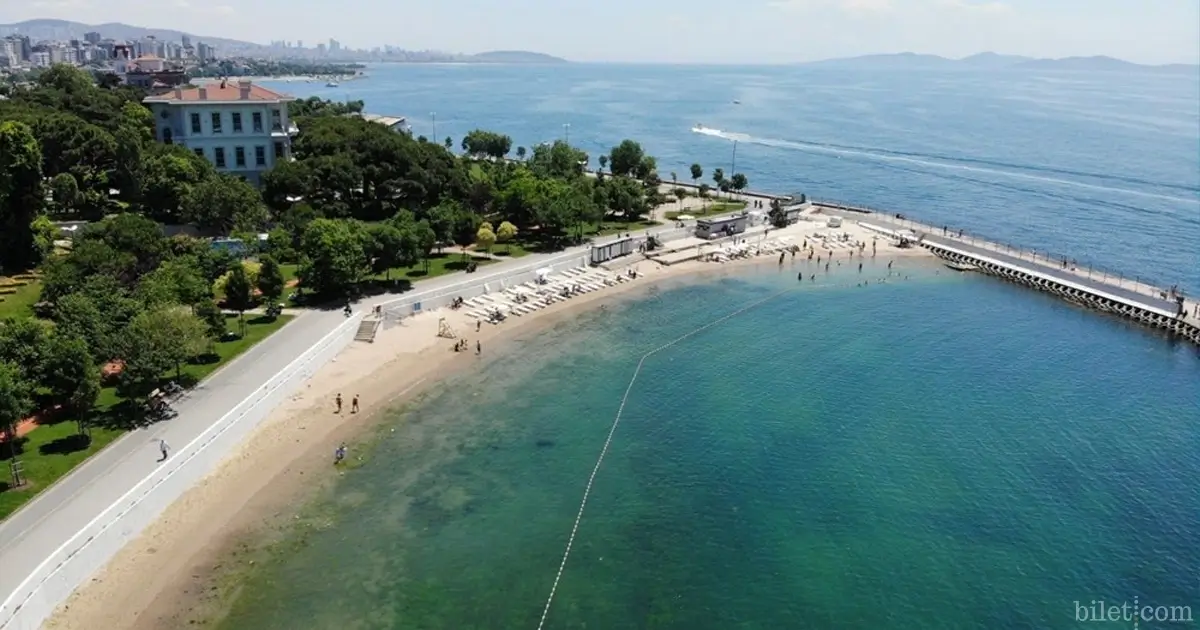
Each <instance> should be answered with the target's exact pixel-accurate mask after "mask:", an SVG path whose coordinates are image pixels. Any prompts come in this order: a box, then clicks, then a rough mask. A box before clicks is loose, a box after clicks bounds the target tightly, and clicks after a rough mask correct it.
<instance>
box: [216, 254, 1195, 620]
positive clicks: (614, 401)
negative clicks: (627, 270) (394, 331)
mask: <svg viewBox="0 0 1200 630" xmlns="http://www.w3.org/2000/svg"><path fill="white" fill-rule="evenodd" d="M806 264H807V263H799V265H800V266H801V267H803V266H804V265H806ZM882 267H883V261H879V263H878V265H877V266H873V267H870V266H869V267H868V269H866V270H865V271H864V274H863V276H859V274H857V273H856V272H855V270H854V269H852V268H849V267H841V268H835V271H834V272H833V273H831V274H828V275H825V274H821V275H820V276H819V277H818V281H817V282H816V283H809V282H805V283H797V282H796V280H795V274H796V269H795V268H794V267H793V266H792V264H791V263H790V262H789V263H788V264H786V265H785V266H784V268H783V269H782V270H778V269H776V268H774V266H772V265H768V266H766V267H764V268H760V269H757V270H754V271H747V272H745V273H742V274H739V275H736V276H733V277H726V278H720V279H713V280H706V281H702V282H698V283H696V284H691V285H681V286H663V287H661V288H660V289H658V290H655V291H653V292H651V293H650V294H649V295H646V296H643V297H641V298H639V299H636V300H632V301H628V302H624V303H621V304H619V305H618V304H614V305H611V306H610V307H609V308H607V309H606V310H603V311H599V310H597V311H593V312H590V313H588V314H585V315H582V316H580V317H578V318H575V319H573V320H571V321H569V322H565V323H562V324H560V325H558V326H556V327H554V328H552V329H551V330H549V331H542V332H539V333H538V334H536V335H535V334H529V335H524V336H519V337H517V338H514V339H511V340H510V341H509V342H508V343H507V345H508V347H507V348H505V349H503V351H500V350H499V349H497V351H496V352H494V353H493V352H490V351H489V353H488V356H486V357H485V359H484V360H483V361H481V365H480V367H479V369H478V371H477V372H473V373H468V374H463V375H461V376H459V377H458V378H455V379H452V380H450V381H447V382H444V383H442V384H440V385H439V386H438V387H437V389H436V390H435V391H434V392H432V393H431V394H430V395H429V396H428V397H427V398H426V400H424V401H423V403H422V404H420V405H417V406H416V407H414V408H412V409H409V410H405V411H397V412H395V413H394V416H395V417H394V418H393V419H392V420H391V423H392V424H391V426H392V427H394V428H395V431H394V432H386V433H384V436H385V437H384V438H383V439H382V441H381V443H380V444H378V446H377V447H376V449H375V450H374V451H373V453H372V455H371V457H370V460H369V461H368V463H366V464H365V465H364V466H363V467H361V468H359V469H356V470H353V471H351V472H349V473H348V474H347V475H346V476H345V477H344V478H343V479H341V480H340V481H339V482H338V484H337V487H336V492H335V497H336V498H335V499H334V501H333V503H332V504H331V505H326V506H317V507H316V508H314V509H315V510H316V511H318V512H320V513H321V514H322V515H323V516H322V517H321V518H320V519H318V521H319V522H321V523H322V524H323V525H322V527H320V528H318V530H317V531H313V532H310V533H308V534H307V535H305V536H304V537H303V544H297V545H296V546H295V547H289V552H288V553H287V554H285V555H284V554H281V555H279V556H278V557H276V558H275V560H273V561H272V562H269V563H267V564H266V565H265V566H260V567H259V568H258V569H257V570H256V571H255V572H253V573H252V574H251V575H249V576H248V578H247V581H246V584H245V586H246V588H245V589H244V590H243V592H242V593H243V594H242V596H241V598H240V599H238V600H237V601H236V602H235V603H234V607H233V610H232V612H231V614H230V617H229V618H228V619H227V620H226V621H225V622H224V624H223V627H225V628H231V629H242V628H253V629H255V630H259V629H261V630H270V629H273V628H279V629H294V628H350V629H359V628H362V629H366V628H371V629H381V630H382V629H389V630H390V629H418V628H419V629H431V628H451V629H457V630H467V629H476V628H531V629H532V628H536V627H538V622H539V619H540V617H541V614H542V610H543V606H544V605H545V602H546V598H547V596H548V595H549V593H550V587H551V585H552V583H553V581H554V577H555V574H556V572H557V570H558V567H559V563H560V561H561V558H562V553H563V549H564V547H565V544H566V541H567V536H568V535H569V533H570V531H571V524H572V522H573V521H574V519H575V516H576V513H577V510H578V508H579V501H580V499H581V497H582V494H583V490H584V485H585V483H586V481H587V479H588V475H589V474H590V473H591V471H592V468H593V466H594V464H595V461H596V458H597V456H598V455H599V453H600V449H601V447H602V445H603V444H604V441H605V438H606V436H607V435H608V432H609V430H610V428H611V426H612V423H613V420H614V416H615V414H616V411H617V406H618V403H619V401H620V399H621V395H622V394H623V392H624V391H625V388H626V386H627V384H628V382H629V379H630V377H631V375H632V372H633V368H634V366H635V365H636V364H637V362H638V359H639V357H641V356H642V355H643V354H644V353H645V352H647V351H648V350H650V349H652V348H655V347H658V346H660V345H662V344H664V343H666V342H668V341H670V340H672V339H675V338H677V337H679V336H681V335H683V334H685V333H687V332H689V331H691V330H694V329H695V328H697V327H699V326H702V325H704V324H707V323H709V322H711V321H712V320H714V319H717V318H719V317H721V316H723V315H725V314H727V313H729V312H733V311H736V310H738V309H739V308H741V307H742V306H744V305H746V304H749V303H753V302H755V301H759V300H762V299H763V298H766V297H770V296H775V297H773V298H772V299H770V300H768V301H766V302H764V303H762V304H761V305H760V306H758V307H756V308H754V309H751V310H748V311H746V312H744V313H742V314H740V315H738V316H736V317H734V318H732V319H730V320H728V321H726V322H724V323H722V324H721V325H719V326H715V327H712V328H710V329H708V330H705V331H703V332H701V333H699V334H697V335H695V336H692V337H690V338H688V339H686V340H685V341H683V342H680V343H679V344H677V345H675V346H672V347H670V348H668V349H666V350H664V351H662V352H661V353H658V354H656V355H654V356H653V357H651V358H650V359H649V360H647V361H646V363H645V365H644V367H643V369H642V372H641V374H640V376H639V378H638V381H637V383H636V385H635V387H634V388H633V390H632V393H631V395H630V397H629V401H628V404H627V406H626V408H625V411H624V413H623V415H622V420H621V423H620V425H619V426H618V428H617V430H616V433H615V436H614V439H613V442H612V445H611V448H610V450H609V452H608V455H607V457H606V459H605V460H604V463H603V466H602V468H601V469H600V471H599V474H598V476H597V478H596V482H595V485H594V487H593V489H592V493H591V497H590V499H589V503H588V506H587V510H586V512H585V514H584V517H583V520H582V523H581V525H580V527H579V530H578V536H577V538H576V540H575V544H574V548H573V551H572V553H571V556H570V558H569V561H568V562H567V564H566V569H565V572H564V574H563V577H562V581H561V583H560V585H559V587H558V591H557V595H556V598H555V600H554V602H553V606H552V607H551V609H550V613H549V616H548V618H547V623H546V627H547V628H604V629H624V628H631V629H632V628H663V629H668V628H669V629H680V630H702V629H707V628H712V629H722V630H723V629H729V628H771V629H775V628H862V629H866V630H875V629H878V628H904V629H909V628H931V629H940V628H945V629H947V630H951V629H953V630H961V629H972V628H979V629H992V628H1039V629H1041V628H1072V627H1090V626H1091V625H1095V624H1087V623H1084V624H1080V623H1077V622H1076V608H1075V605H1074V602H1076V601H1081V602H1084V603H1085V604H1086V603H1087V602H1090V601H1091V600H1096V599H1104V600H1108V601H1110V602H1113V601H1132V600H1133V598H1134V597H1135V596H1137V597H1138V598H1139V600H1140V601H1141V602H1142V603H1144V604H1145V603H1153V604H1155V605H1190V606H1192V607H1193V610H1200V597H1198V595H1197V584H1196V567H1198V566H1200V489H1198V486H1197V485H1196V479H1198V478H1200V429H1198V426H1200V425H1198V422H1197V421H1200V398H1198V397H1197V384H1198V383H1200V361H1197V354H1196V351H1195V349H1194V348H1192V347H1189V346H1184V345H1173V344H1171V343H1169V342H1167V341H1165V340H1163V339H1162V338H1159V337H1156V336H1154V335H1152V334H1150V333H1148V332H1145V331H1143V330H1141V329H1139V328H1135V327H1132V326H1130V325H1127V324H1125V323H1123V322H1121V321H1118V320H1114V319H1110V318H1107V317H1102V316H1098V315H1095V314H1092V313H1088V312H1084V311H1081V310H1077V309H1075V308H1073V307H1070V306H1067V305H1065V304H1063V303H1060V302H1058V301H1055V300H1053V299H1051V298H1048V297H1044V296H1041V295H1037V294H1033V293H1031V292H1028V291H1025V290H1023V289H1020V288H1018V287H1013V286H1009V285H1005V284H1001V283H999V282H995V281H992V280H988V279H982V278H976V277H973V276H962V275H958V274H952V273H950V272H948V271H947V270H945V269H941V268H939V267H937V266H930V265H923V264H918V263H912V262H907V263H903V264H898V266H897V269H898V274H899V275H898V276H894V277H893V278H892V279H891V281H890V282H888V283H886V284H882V283H879V282H878V278H879V277H880V276H883V275H884V274H885V273H886V271H884V270H883V269H882ZM862 277H866V278H869V279H871V284H870V285H869V286H865V287H860V286H856V284H857V283H858V281H859V280H860V278H862ZM902 277H907V279H902ZM489 350H490V349H489ZM1106 627H1132V625H1131V624H1130V623H1127V624H1125V625H1107V626H1106ZM1140 627H1141V628H1148V627H1189V626H1188V625H1182V626H1179V625H1175V626H1155V625H1151V624H1147V623H1146V622H1142V624H1141V625H1140Z"/></svg>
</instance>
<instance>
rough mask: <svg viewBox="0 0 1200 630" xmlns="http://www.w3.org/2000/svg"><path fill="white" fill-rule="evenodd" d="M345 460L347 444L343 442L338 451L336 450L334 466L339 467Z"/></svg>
mask: <svg viewBox="0 0 1200 630" xmlns="http://www.w3.org/2000/svg"><path fill="white" fill-rule="evenodd" d="M343 459H346V443H345V442H342V443H341V444H339V445H338V447H337V448H336V449H334V451H333V465H334V466H337V465H338V464H340V463H342V460H343Z"/></svg>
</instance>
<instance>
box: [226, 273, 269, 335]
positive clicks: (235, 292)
mask: <svg viewBox="0 0 1200 630" xmlns="http://www.w3.org/2000/svg"><path fill="white" fill-rule="evenodd" d="M260 275H261V274H260ZM225 307H226V308H228V309H230V310H234V311H237V314H238V326H239V327H240V328H241V333H242V336H243V337H245V336H246V319H245V318H246V311H248V310H250V309H251V308H254V289H253V287H252V286H251V282H250V278H249V276H248V275H247V274H246V267H245V266H244V265H234V266H233V269H230V270H229V280H227V281H226V282H225Z"/></svg>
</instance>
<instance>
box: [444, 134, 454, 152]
mask: <svg viewBox="0 0 1200 630" xmlns="http://www.w3.org/2000/svg"><path fill="white" fill-rule="evenodd" d="M442 144H444V145H445V146H446V150H447V151H452V150H454V138H451V137H450V136H446V141H445V142H443V143H442Z"/></svg>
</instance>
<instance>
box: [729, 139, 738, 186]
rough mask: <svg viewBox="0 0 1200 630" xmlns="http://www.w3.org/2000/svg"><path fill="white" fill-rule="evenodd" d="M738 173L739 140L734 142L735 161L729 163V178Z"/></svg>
mask: <svg viewBox="0 0 1200 630" xmlns="http://www.w3.org/2000/svg"><path fill="white" fill-rule="evenodd" d="M736 172H737V140H734V141H733V159H732V160H730V161H729V176H730V177H733V174H734V173H736Z"/></svg>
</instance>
